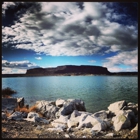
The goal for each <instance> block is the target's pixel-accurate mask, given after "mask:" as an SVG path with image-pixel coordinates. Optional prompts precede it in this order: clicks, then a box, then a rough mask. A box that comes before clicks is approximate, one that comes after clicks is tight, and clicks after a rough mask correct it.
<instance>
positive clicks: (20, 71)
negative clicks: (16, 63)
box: [2, 67, 26, 74]
mask: <svg viewBox="0 0 140 140" xmlns="http://www.w3.org/2000/svg"><path fill="white" fill-rule="evenodd" d="M25 73H26V69H16V68H15V69H14V68H7V67H2V74H25Z"/></svg>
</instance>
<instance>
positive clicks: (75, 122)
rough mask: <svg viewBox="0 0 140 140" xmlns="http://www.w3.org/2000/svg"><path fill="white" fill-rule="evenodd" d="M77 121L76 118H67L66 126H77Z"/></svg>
mask: <svg viewBox="0 0 140 140" xmlns="http://www.w3.org/2000/svg"><path fill="white" fill-rule="evenodd" d="M78 123H79V122H78V121H77V120H68V122H67V125H68V128H72V127H77V126H78Z"/></svg>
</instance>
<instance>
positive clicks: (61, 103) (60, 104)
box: [55, 99, 65, 107]
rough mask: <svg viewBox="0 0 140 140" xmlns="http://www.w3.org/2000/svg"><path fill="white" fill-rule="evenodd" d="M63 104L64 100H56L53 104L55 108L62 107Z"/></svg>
mask: <svg viewBox="0 0 140 140" xmlns="http://www.w3.org/2000/svg"><path fill="white" fill-rule="evenodd" d="M64 102H65V100H63V99H57V100H56V102H55V104H56V106H57V107H62V106H63V104H64Z"/></svg>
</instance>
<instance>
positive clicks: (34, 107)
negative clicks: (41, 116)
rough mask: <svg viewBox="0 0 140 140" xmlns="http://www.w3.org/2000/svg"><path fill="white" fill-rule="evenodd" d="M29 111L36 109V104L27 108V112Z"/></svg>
mask: <svg viewBox="0 0 140 140" xmlns="http://www.w3.org/2000/svg"><path fill="white" fill-rule="evenodd" d="M31 111H35V112H36V111H37V106H36V105H34V106H31V107H30V108H29V112H31Z"/></svg>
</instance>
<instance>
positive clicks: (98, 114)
mask: <svg viewBox="0 0 140 140" xmlns="http://www.w3.org/2000/svg"><path fill="white" fill-rule="evenodd" d="M92 116H93V117H98V118H100V119H101V120H104V119H107V113H106V111H105V110H102V111H99V112H96V113H94V114H93V115H92Z"/></svg>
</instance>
